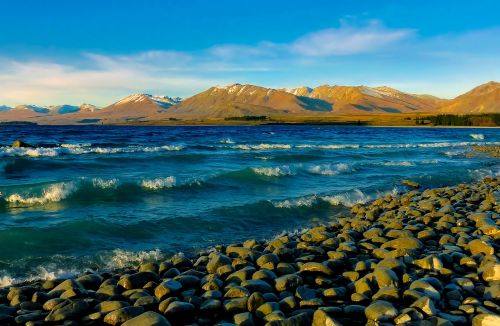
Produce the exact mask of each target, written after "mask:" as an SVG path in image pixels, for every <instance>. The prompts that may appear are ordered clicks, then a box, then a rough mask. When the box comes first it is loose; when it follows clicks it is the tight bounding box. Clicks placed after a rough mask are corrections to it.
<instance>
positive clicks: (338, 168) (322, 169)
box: [308, 163, 352, 176]
mask: <svg viewBox="0 0 500 326" xmlns="http://www.w3.org/2000/svg"><path fill="white" fill-rule="evenodd" d="M308 171H309V172H310V173H312V174H319V175H328V176H334V175H337V174H340V173H342V172H349V171H352V169H351V167H350V166H349V165H347V164H345V163H338V164H335V165H332V164H324V165H314V166H312V167H310V168H309V169H308Z"/></svg>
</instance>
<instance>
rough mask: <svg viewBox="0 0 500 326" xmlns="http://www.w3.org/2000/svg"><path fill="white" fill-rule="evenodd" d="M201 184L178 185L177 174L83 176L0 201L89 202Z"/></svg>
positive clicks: (14, 203) (35, 187)
mask: <svg viewBox="0 0 500 326" xmlns="http://www.w3.org/2000/svg"><path fill="white" fill-rule="evenodd" d="M201 184H202V182H201V181H198V180H196V179H195V180H188V181H186V182H185V183H181V184H177V182H176V178H175V177H174V176H168V177H159V178H154V179H143V180H138V181H133V180H129V181H121V180H119V179H116V178H112V179H104V178H92V179H87V178H81V179H79V180H75V181H67V182H58V183H54V184H49V185H45V186H43V185H42V186H40V185H39V186H32V187H30V189H29V190H28V191H22V192H16V193H10V194H6V195H5V196H4V197H2V196H1V195H2V193H0V203H1V202H2V200H3V203H4V204H7V205H25V206H38V205H46V204H50V203H58V202H62V201H65V200H72V201H85V202H87V201H96V200H99V199H107V198H111V199H113V200H120V198H122V197H123V200H128V199H129V198H130V197H131V196H132V197H133V196H140V195H141V192H142V194H144V192H150V191H158V190H161V189H167V188H173V187H192V186H200V185H201ZM16 208H17V207H16Z"/></svg>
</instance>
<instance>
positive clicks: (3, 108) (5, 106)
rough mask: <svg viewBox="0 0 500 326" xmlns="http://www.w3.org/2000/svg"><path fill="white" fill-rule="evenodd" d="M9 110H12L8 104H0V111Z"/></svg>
mask: <svg viewBox="0 0 500 326" xmlns="http://www.w3.org/2000/svg"><path fill="white" fill-rule="evenodd" d="M10 110H12V108H11V107H10V106H7V105H0V112H8V111H10Z"/></svg>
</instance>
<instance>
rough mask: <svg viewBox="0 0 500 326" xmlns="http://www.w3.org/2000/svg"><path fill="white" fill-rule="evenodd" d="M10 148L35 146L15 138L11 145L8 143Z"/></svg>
mask: <svg viewBox="0 0 500 326" xmlns="http://www.w3.org/2000/svg"><path fill="white" fill-rule="evenodd" d="M10 147H12V148H35V146H33V145H30V144H28V143H25V142H23V141H22V140H19V139H18V140H15V141H14V142H13V143H12V145H10Z"/></svg>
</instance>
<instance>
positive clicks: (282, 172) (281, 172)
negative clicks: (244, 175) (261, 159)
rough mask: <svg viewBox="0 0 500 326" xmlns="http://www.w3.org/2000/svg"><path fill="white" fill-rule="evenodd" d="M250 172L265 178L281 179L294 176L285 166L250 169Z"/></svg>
mask: <svg viewBox="0 0 500 326" xmlns="http://www.w3.org/2000/svg"><path fill="white" fill-rule="evenodd" d="M252 171H253V172H254V173H256V174H259V175H263V176H266V177H282V176H288V175H294V174H295V173H293V171H292V170H291V169H290V167H289V166H287V165H284V166H281V167H279V166H278V167H262V168H252Z"/></svg>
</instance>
